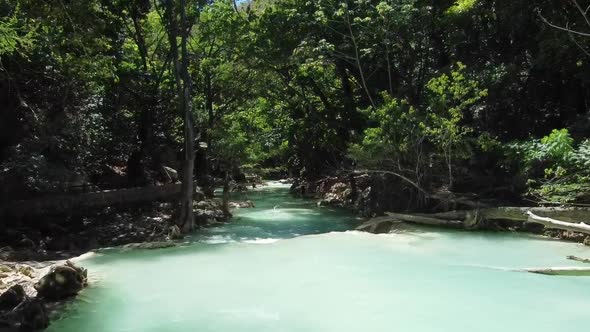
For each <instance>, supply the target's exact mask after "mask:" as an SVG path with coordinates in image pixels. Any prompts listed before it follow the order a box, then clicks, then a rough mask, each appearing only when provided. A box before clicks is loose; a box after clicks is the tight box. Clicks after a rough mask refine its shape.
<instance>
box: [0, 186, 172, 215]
mask: <svg viewBox="0 0 590 332" xmlns="http://www.w3.org/2000/svg"><path fill="white" fill-rule="evenodd" d="M179 194H180V184H167V185H161V186H149V187H140V188H129V189H118V190H106V191H100V192H93V193H85V194H68V195H57V196H50V197H44V198H39V199H33V200H24V201H12V202H7V203H5V204H4V205H1V206H0V217H13V218H23V217H34V216H39V215H56V214H62V213H71V212H75V211H85V210H88V209H96V208H102V207H107V206H117V205H124V204H133V203H141V202H153V201H162V202H166V201H174V200H177V199H178V196H179Z"/></svg>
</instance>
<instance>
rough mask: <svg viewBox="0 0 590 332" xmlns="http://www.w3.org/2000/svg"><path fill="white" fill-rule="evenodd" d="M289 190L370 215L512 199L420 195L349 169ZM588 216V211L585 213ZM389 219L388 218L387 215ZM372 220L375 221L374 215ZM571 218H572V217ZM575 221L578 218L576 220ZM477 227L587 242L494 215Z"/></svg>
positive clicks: (383, 228)
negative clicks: (487, 221) (347, 172)
mask: <svg viewBox="0 0 590 332" xmlns="http://www.w3.org/2000/svg"><path fill="white" fill-rule="evenodd" d="M291 193H292V194H294V195H296V196H301V197H307V198H313V199H317V200H318V205H319V206H334V207H341V208H345V209H349V210H352V211H353V212H355V213H356V214H358V215H360V216H363V217H366V218H374V217H378V216H383V215H384V214H385V213H386V212H401V213H409V214H411V213H416V214H424V213H444V212H448V211H455V210H467V209H469V210H474V211H477V210H479V209H483V208H493V207H501V206H507V205H508V206H511V205H512V204H511V203H513V202H507V201H502V200H496V199H490V198H485V197H479V196H478V195H476V194H473V193H466V194H456V193H450V192H438V193H436V194H428V195H424V193H421V192H419V190H417V188H415V187H413V186H411V185H409V184H408V183H407V181H403V180H402V179H400V177H398V176H395V175H392V174H387V173H363V172H356V173H349V174H345V175H340V176H330V177H325V178H322V179H318V180H301V179H297V180H294V182H293V185H292V187H291ZM588 218H589V219H590V212H589V213H588ZM390 219H391V218H390ZM376 221H379V220H378V219H377V220H376ZM572 221H573V220H572ZM577 221H578V222H579V221H580V220H577ZM387 223H388V221H386V222H385V224H383V225H376V226H375V227H372V226H371V225H370V227H365V228H364V230H371V229H372V230H374V231H376V232H388V231H389V230H391V226H392V224H391V223H390V224H387ZM476 228H477V229H487V230H498V231H519V232H527V233H534V234H540V235H545V236H548V237H551V238H554V239H559V240H564V241H570V242H578V243H584V244H586V245H590V235H587V234H583V233H579V232H574V231H568V230H557V229H548V228H546V227H543V226H542V225H538V224H532V223H527V222H521V221H518V222H515V221H514V220H511V219H502V218H499V219H495V220H493V221H492V222H490V223H486V224H481V225H478V227H476Z"/></svg>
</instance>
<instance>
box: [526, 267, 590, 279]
mask: <svg viewBox="0 0 590 332" xmlns="http://www.w3.org/2000/svg"><path fill="white" fill-rule="evenodd" d="M518 271H522V272H529V273H536V274H545V275H551V276H571V277H580V276H590V268H587V267H546V268H528V269H521V270H518Z"/></svg>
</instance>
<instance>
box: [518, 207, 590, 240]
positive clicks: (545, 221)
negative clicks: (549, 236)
mask: <svg viewBox="0 0 590 332" xmlns="http://www.w3.org/2000/svg"><path fill="white" fill-rule="evenodd" d="M527 215H528V221H529V222H534V223H538V224H541V225H543V226H545V227H547V228H553V229H561V230H564V231H572V232H578V233H584V234H590V225H588V224H585V223H571V222H565V221H561V220H556V219H551V218H547V217H540V216H537V215H535V214H534V213H532V212H531V211H527Z"/></svg>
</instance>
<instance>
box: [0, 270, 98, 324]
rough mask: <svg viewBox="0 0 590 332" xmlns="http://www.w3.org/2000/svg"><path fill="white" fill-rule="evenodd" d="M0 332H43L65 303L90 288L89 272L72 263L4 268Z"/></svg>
mask: <svg viewBox="0 0 590 332" xmlns="http://www.w3.org/2000/svg"><path fill="white" fill-rule="evenodd" d="M0 271H2V272H0V275H1V276H2V279H1V280H2V282H1V283H0V331H7V332H8V331H14V332H17V331H18V332H28V331H39V330H43V329H45V328H47V326H49V316H50V314H51V312H52V311H53V310H56V309H57V308H59V305H60V304H61V303H62V301H64V300H67V299H69V298H71V297H74V296H76V295H77V294H78V293H79V292H80V291H81V290H82V289H83V288H84V287H86V286H87V284H88V276H87V271H86V270H85V269H83V268H81V267H78V266H76V265H74V264H73V263H72V262H70V261H66V262H65V263H59V264H51V263H46V264H41V263H19V264H6V263H4V264H0Z"/></svg>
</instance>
